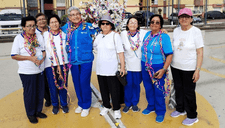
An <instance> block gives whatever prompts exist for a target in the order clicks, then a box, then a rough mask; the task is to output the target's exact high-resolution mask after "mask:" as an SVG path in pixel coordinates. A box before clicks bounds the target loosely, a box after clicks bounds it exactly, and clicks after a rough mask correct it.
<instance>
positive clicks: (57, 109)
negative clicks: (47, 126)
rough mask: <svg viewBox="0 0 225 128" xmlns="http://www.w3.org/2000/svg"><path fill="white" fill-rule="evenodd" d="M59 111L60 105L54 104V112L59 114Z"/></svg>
mask: <svg viewBox="0 0 225 128" xmlns="http://www.w3.org/2000/svg"><path fill="white" fill-rule="evenodd" d="M58 112H59V106H53V109H52V113H53V114H57V113H58Z"/></svg>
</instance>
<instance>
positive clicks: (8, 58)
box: [0, 57, 11, 60]
mask: <svg viewBox="0 0 225 128" xmlns="http://www.w3.org/2000/svg"><path fill="white" fill-rule="evenodd" d="M10 59H11V57H7V58H2V59H0V60H10Z"/></svg>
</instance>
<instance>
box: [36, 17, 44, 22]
mask: <svg viewBox="0 0 225 128" xmlns="http://www.w3.org/2000/svg"><path fill="white" fill-rule="evenodd" d="M45 20H46V19H45V18H43V19H38V20H37V22H39V21H45Z"/></svg>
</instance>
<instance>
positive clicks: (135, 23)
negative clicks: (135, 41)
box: [129, 22, 137, 25]
mask: <svg viewBox="0 0 225 128" xmlns="http://www.w3.org/2000/svg"><path fill="white" fill-rule="evenodd" d="M129 24H133V25H137V22H129Z"/></svg>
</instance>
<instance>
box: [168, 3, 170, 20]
mask: <svg viewBox="0 0 225 128" xmlns="http://www.w3.org/2000/svg"><path fill="white" fill-rule="evenodd" d="M169 16H170V0H168V17H169Z"/></svg>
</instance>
